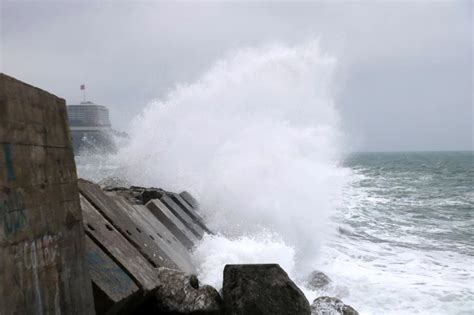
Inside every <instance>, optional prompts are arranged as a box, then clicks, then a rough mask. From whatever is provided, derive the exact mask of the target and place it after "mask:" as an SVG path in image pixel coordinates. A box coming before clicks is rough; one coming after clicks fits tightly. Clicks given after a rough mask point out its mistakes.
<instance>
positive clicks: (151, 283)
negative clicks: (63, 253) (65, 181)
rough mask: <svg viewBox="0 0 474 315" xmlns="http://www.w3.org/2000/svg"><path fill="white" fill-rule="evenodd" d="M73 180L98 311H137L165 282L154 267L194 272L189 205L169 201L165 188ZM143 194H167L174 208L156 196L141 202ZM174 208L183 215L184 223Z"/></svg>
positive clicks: (193, 234)
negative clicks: (105, 185) (104, 185)
mask: <svg viewBox="0 0 474 315" xmlns="http://www.w3.org/2000/svg"><path fill="white" fill-rule="evenodd" d="M78 182H79V191H80V201H81V207H82V211H83V220H84V226H85V230H86V233H87V236H88V247H87V256H86V257H87V258H88V260H87V263H88V267H89V268H90V270H91V274H92V284H93V289H94V299H95V309H96V312H97V314H105V313H111V312H112V313H120V314H125V313H131V312H136V309H135V307H136V306H137V305H140V304H142V303H143V301H144V300H145V299H147V297H149V296H150V295H155V293H156V290H157V289H156V288H157V287H164V286H165V285H166V284H164V283H162V281H163V279H161V278H160V277H159V276H158V273H157V269H156V268H157V267H166V268H170V269H169V270H171V269H174V270H176V271H177V272H178V271H179V272H185V273H186V274H192V273H194V272H195V267H194V266H193V264H192V260H191V257H190V253H189V249H190V248H192V246H193V245H194V244H195V243H196V242H197V241H198V238H197V236H196V235H195V234H196V233H197V232H196V230H198V229H199V226H197V225H196V223H194V222H193V219H192V218H191V217H192V216H193V217H195V218H198V216H197V214H196V213H194V210H193V209H192V208H189V210H188V209H186V208H184V209H183V207H182V206H181V205H179V204H176V203H172V202H173V200H171V199H170V198H169V197H167V196H166V194H169V193H168V192H165V191H162V190H158V189H153V188H150V189H147V188H142V187H131V188H130V189H126V188H119V187H116V188H113V189H107V190H102V189H101V188H100V187H99V186H98V185H96V184H94V183H91V182H88V181H86V180H82V179H80V180H79V181H78ZM144 193H145V195H144ZM148 197H167V198H168V199H169V200H168V202H170V203H172V205H173V207H174V212H173V211H171V210H170V209H169V208H168V207H167V206H166V205H164V204H163V203H162V202H161V201H160V200H158V199H152V200H150V201H149V202H148V204H147V206H145V205H143V204H141V203H142V202H143V201H144V200H147V201H148V200H149V198H148ZM182 202H185V201H182ZM188 207H189V206H188ZM186 211H189V212H190V213H191V214H186ZM175 213H181V214H182V215H183V216H184V215H186V219H187V220H188V221H187V223H188V224H189V226H188V225H185V224H184V223H183V222H182V221H181V220H180V219H179V218H178V217H177V216H176V215H175ZM202 224H203V226H204V227H205V225H204V223H202ZM191 227H192V228H193V230H192V229H191ZM206 229H207V227H206ZM207 230H208V229H207ZM201 233H204V230H203V229H201ZM132 283H133V284H132ZM114 285H115V286H116V288H114ZM152 292H155V293H152ZM195 293H196V292H195ZM196 294H197V293H196ZM199 296H200V295H199V294H198V295H196V298H198V297H199Z"/></svg>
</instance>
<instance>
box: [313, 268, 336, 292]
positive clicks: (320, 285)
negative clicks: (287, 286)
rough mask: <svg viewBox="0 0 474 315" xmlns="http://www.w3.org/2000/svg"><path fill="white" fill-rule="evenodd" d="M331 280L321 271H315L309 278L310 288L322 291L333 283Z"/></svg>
mask: <svg viewBox="0 0 474 315" xmlns="http://www.w3.org/2000/svg"><path fill="white" fill-rule="evenodd" d="M331 282H332V281H331V278H329V277H328V276H327V275H326V274H324V273H323V272H321V271H317V270H316V271H313V272H312V273H311V274H310V275H309V277H308V287H309V288H310V289H313V290H321V289H324V288H326V287H327V286H328V285H329V284H330V283H331Z"/></svg>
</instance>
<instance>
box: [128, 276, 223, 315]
mask: <svg viewBox="0 0 474 315" xmlns="http://www.w3.org/2000/svg"><path fill="white" fill-rule="evenodd" d="M157 270H158V271H157V272H158V286H157V287H156V288H155V289H153V290H152V291H151V292H150V293H149V295H148V298H147V300H146V301H145V302H144V303H143V305H142V306H141V307H140V308H139V309H138V310H137V311H136V314H193V315H198V314H199V315H218V314H222V309H223V303H222V299H221V297H220V295H219V292H217V290H216V289H214V288H213V287H211V286H208V285H205V286H202V287H199V281H198V279H197V277H196V276H194V275H189V274H185V273H183V272H180V271H176V270H173V269H168V268H163V267H162V268H158V269H157Z"/></svg>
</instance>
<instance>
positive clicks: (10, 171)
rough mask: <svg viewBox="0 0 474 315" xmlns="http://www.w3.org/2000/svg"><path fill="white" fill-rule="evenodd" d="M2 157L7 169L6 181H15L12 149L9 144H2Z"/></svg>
mask: <svg viewBox="0 0 474 315" xmlns="http://www.w3.org/2000/svg"><path fill="white" fill-rule="evenodd" d="M3 155H4V157H5V164H6V165H5V166H6V167H7V181H9V182H10V181H13V180H15V169H14V168H13V160H12V147H11V144H10V143H4V144H3Z"/></svg>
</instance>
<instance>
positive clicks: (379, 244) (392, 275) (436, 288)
mask: <svg viewBox="0 0 474 315" xmlns="http://www.w3.org/2000/svg"><path fill="white" fill-rule="evenodd" d="M344 164H345V165H346V166H347V167H349V168H350V169H351V170H352V171H353V177H352V182H351V184H350V185H348V186H347V187H346V190H345V194H344V204H343V206H341V207H339V208H338V209H337V210H336V211H335V213H334V215H333V217H332V220H333V222H334V223H335V224H336V226H337V228H336V229H335V231H337V232H336V236H335V237H334V238H333V239H331V240H330V241H328V242H327V243H325V244H324V249H323V250H322V255H323V258H322V264H321V267H320V268H321V269H323V270H324V271H326V272H327V273H328V274H329V275H330V276H331V277H333V278H334V280H335V283H337V285H341V286H345V287H346V288H349V292H347V294H348V296H347V297H346V298H344V299H343V300H344V301H346V300H347V301H348V302H350V303H352V305H354V307H356V309H357V310H358V311H360V312H361V313H362V314H474V189H473V187H474V186H473V184H474V154H473V152H391V153H354V154H351V155H349V156H348V157H347V159H346V160H345V162H344ZM328 293H329V294H330V293H333V292H328Z"/></svg>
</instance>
